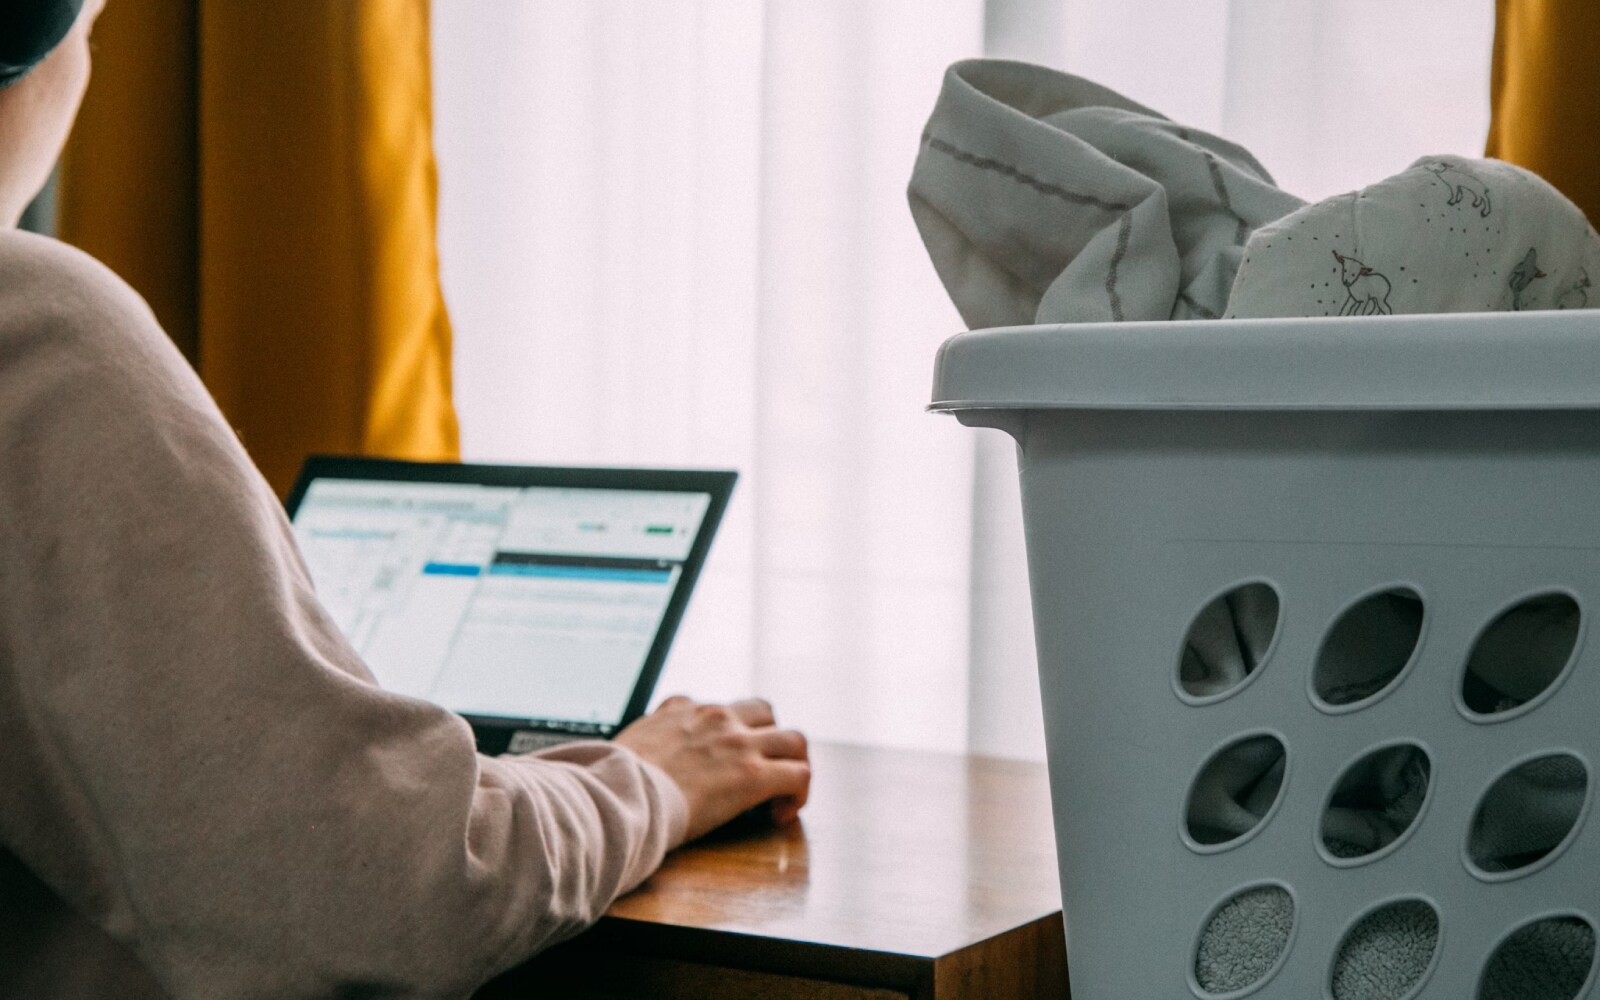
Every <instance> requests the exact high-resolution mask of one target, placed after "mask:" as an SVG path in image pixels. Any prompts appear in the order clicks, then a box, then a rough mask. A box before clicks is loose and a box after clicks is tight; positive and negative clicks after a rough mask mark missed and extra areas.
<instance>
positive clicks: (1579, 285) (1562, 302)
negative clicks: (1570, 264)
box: [1556, 267, 1589, 309]
mask: <svg viewBox="0 0 1600 1000" xmlns="http://www.w3.org/2000/svg"><path fill="white" fill-rule="evenodd" d="M1588 288H1589V272H1588V270H1586V269H1584V268H1581V267H1580V268H1578V280H1577V281H1576V282H1574V283H1573V285H1572V287H1571V288H1569V289H1567V290H1566V291H1564V292H1562V293H1561V298H1559V299H1557V300H1556V308H1557V309H1583V308H1585V307H1586V306H1588V305H1589V292H1588Z"/></svg>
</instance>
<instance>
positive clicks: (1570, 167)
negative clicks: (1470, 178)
mask: <svg viewBox="0 0 1600 1000" xmlns="http://www.w3.org/2000/svg"><path fill="white" fill-rule="evenodd" d="M1597 57H1600V3H1595V0H1497V2H1496V4H1495V38H1494V62H1493V67H1492V71H1491V78H1490V84H1489V89H1490V100H1491V105H1490V107H1491V117H1490V122H1489V142H1488V147H1487V152H1488V155H1490V156H1494V157H1498V158H1500V159H1502V160H1506V161H1509V162H1511V163H1515V164H1517V165H1518V166H1522V167H1526V168H1528V169H1529V170H1532V171H1533V172H1534V173H1536V174H1538V175H1539V176H1541V177H1543V178H1544V179H1545V180H1547V181H1549V182H1550V183H1551V184H1553V185H1555V187H1556V188H1557V189H1559V190H1560V191H1561V193H1563V194H1565V195H1566V196H1567V197H1568V198H1571V199H1572V200H1573V201H1575V202H1577V204H1578V207H1579V208H1582V209H1583V211H1584V213H1585V214H1587V215H1588V216H1589V220H1590V222H1594V221H1596V220H1597V219H1600V58H1597Z"/></svg>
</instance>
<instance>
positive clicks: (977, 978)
mask: <svg viewBox="0 0 1600 1000" xmlns="http://www.w3.org/2000/svg"><path fill="white" fill-rule="evenodd" d="M1035 998H1037V1000H1071V994H1070V992H1069V991H1068V989H1067V942H1066V931H1065V929H1064V927H1063V925H1062V923H1061V914H1059V913H1057V914H1054V915H1053V916H1049V917H1044V918H1041V919H1039V920H1035V921H1034V922H1033V923H1031V924H1027V925H1026V926H1023V927H1018V928H1017V929H1016V930H1013V931H1010V932H1008V933H1005V934H1001V935H998V936H997V937H992V938H990V939H989V940H987V941H980V942H978V943H977V944H975V945H972V946H971V947H968V948H963V949H961V950H960V951H957V952H952V953H950V954H949V955H945V956H944V957H943V958H940V959H938V960H937V961H935V962H934V966H933V984H932V989H931V990H929V991H926V992H923V991H918V993H917V1000H1035Z"/></svg>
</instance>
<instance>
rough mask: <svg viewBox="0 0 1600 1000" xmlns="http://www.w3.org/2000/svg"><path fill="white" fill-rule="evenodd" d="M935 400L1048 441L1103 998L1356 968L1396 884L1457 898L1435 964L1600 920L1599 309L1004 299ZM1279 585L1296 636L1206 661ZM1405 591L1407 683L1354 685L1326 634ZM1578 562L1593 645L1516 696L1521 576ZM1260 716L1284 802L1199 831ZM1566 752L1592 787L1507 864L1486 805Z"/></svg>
mask: <svg viewBox="0 0 1600 1000" xmlns="http://www.w3.org/2000/svg"><path fill="white" fill-rule="evenodd" d="M933 400H934V401H933V403H932V405H931V408H932V409H934V410H938V411H948V412H951V413H954V414H955V415H956V416H957V417H958V418H959V419H960V420H961V421H962V422H963V423H966V424H971V425H977V426H989V427H998V428H1001V429H1003V430H1005V431H1007V432H1009V433H1010V434H1011V435H1012V436H1013V437H1014V438H1015V439H1016V441H1017V444H1018V455H1019V465H1020V473H1021V478H1022V500H1023V513H1024V519H1025V524H1026V534H1027V550H1028V566H1029V574H1030V579H1031V586H1032V594H1033V609H1034V620H1035V638H1036V641H1037V646H1038V655H1039V678H1040V686H1041V691H1042V695H1043V704H1044V715H1045V729H1046V738H1047V745H1048V753H1049V763H1050V777H1051V790H1052V797H1053V800H1054V815H1055V825H1056V836H1057V844H1058V851H1059V861H1060V874H1061V889H1062V897H1063V901H1064V906H1065V910H1066V923H1067V941H1068V962H1069V966H1070V969H1071V985H1072V993H1073V996H1074V998H1075V1000H1156V998H1190V997H1195V996H1199V997H1219V996H1225V997H1236V996H1246V995H1252V996H1261V997H1285V998H1291V997H1292V998H1294V1000H1307V998H1313V997H1327V996H1332V995H1334V988H1333V976H1334V969H1335V966H1336V959H1338V957H1339V956H1340V955H1341V949H1342V948H1347V947H1350V943H1351V942H1352V941H1355V940H1356V939H1357V938H1358V937H1359V936H1360V935H1359V934H1358V933H1357V931H1358V929H1359V928H1361V927H1362V926H1372V924H1370V923H1367V924H1365V925H1364V924H1363V921H1370V920H1371V919H1372V918H1371V915H1372V914H1374V913H1379V914H1384V913H1385V912H1386V908H1388V907H1391V906H1394V905H1396V904H1399V905H1403V906H1407V907H1411V908H1412V909H1413V910H1414V909H1417V908H1419V907H1421V908H1425V909H1430V910H1431V911H1432V912H1433V914H1434V916H1435V917H1436V932H1437V938H1436V940H1435V941H1434V943H1433V945H1432V951H1431V953H1430V954H1431V958H1429V960H1428V961H1427V962H1426V963H1425V965H1426V968H1425V970H1421V971H1419V972H1418V976H1417V978H1416V979H1415V980H1414V985H1413V986H1411V987H1410V988H1409V989H1408V991H1406V992H1404V993H1403V994H1402V995H1404V996H1408V997H1426V998H1440V1000H1466V998H1471V997H1476V996H1479V995H1480V989H1481V988H1482V983H1483V981H1484V977H1485V975H1486V969H1490V968H1491V966H1492V965H1493V964H1494V962H1500V963H1501V966H1503V965H1504V961H1505V956H1507V955H1509V954H1511V953H1512V950H1514V949H1515V948H1516V947H1517V946H1518V944H1519V942H1522V941H1525V940H1527V935H1529V934H1531V933H1534V931H1539V932H1543V930H1544V929H1546V925H1545V924H1544V923H1541V922H1544V921H1553V922H1555V923H1557V924H1559V925H1562V927H1565V928H1577V929H1578V930H1579V931H1580V932H1581V933H1580V936H1582V934H1587V935H1588V936H1589V938H1590V939H1591V940H1592V936H1593V928H1594V927H1595V926H1596V921H1597V919H1600V865H1597V862H1600V849H1597V847H1600V832H1597V830H1596V829H1595V824H1594V823H1593V822H1591V819H1592V817H1591V812H1592V810H1591V809H1590V808H1589V803H1590V800H1591V799H1592V797H1593V784H1594V773H1595V766H1596V765H1595V762H1596V761H1597V760H1600V756H1597V749H1600V644H1597V643H1596V642H1595V641H1593V639H1592V637H1593V635H1594V629H1593V628H1592V627H1591V625H1592V623H1591V622H1590V621H1589V620H1588V619H1589V618H1591V617H1593V616H1594V615H1595V614H1596V613H1597V612H1600V314H1595V313H1540V314H1512V313H1502V314H1486V315H1454V316H1406V317H1375V318H1364V319H1315V320H1252V321H1214V322H1176V323H1140V324H1104V325H1101V324H1096V325H1083V326H1072V327H1065V326H1056V327H1024V328H1015V329H1004V330H986V331H976V332H972V333H966V334H961V335H959V336H956V337H953V338H951V339H950V340H949V341H947V342H946V343H945V344H944V345H943V347H942V348H941V350H940V352H939V358H938V363H937V368H936V373H935V380H934V395H933ZM1251 590H1253V592H1254V594H1256V595H1257V596H1262V595H1265V596H1266V598H1267V600H1266V602H1265V603H1266V604H1267V606H1269V607H1270V606H1272V605H1273V604H1274V602H1275V606H1276V612H1277V613H1276V621H1275V627H1273V628H1272V629H1271V639H1270V645H1269V646H1268V647H1267V649H1266V652H1265V655H1264V656H1262V657H1260V658H1259V660H1258V662H1257V665H1256V666H1255V667H1254V669H1253V670H1252V671H1251V672H1250V673H1249V674H1248V676H1247V677H1246V679H1245V680H1244V681H1243V682H1242V683H1239V684H1237V685H1236V686H1234V687H1232V688H1231V689H1228V690H1226V691H1223V692H1207V693H1204V694H1196V693H1194V692H1193V691H1191V690H1190V689H1189V688H1188V687H1186V685H1185V683H1184V681H1183V680H1182V678H1181V677H1180V673H1181V669H1182V668H1181V663H1182V662H1183V658H1184V656H1185V649H1186V647H1187V646H1188V640H1189V637H1190V632H1191V629H1192V628H1194V627H1195V625H1196V622H1197V619H1198V618H1199V616H1200V615H1201V613H1202V609H1205V608H1207V607H1208V606H1215V605H1214V602H1215V601H1216V600H1217V599H1218V598H1219V597H1222V596H1224V595H1228V594H1237V593H1241V592H1244V591H1251ZM1395 594H1399V595H1404V596H1405V597H1406V598H1407V599H1408V600H1410V599H1414V600H1415V601H1416V602H1420V608H1421V614H1420V624H1419V625H1418V626H1417V628H1416V629H1415V631H1414V633H1413V635H1412V638H1413V639H1414V642H1413V643H1412V644H1411V645H1409V646H1407V647H1406V648H1405V649H1403V650H1402V651H1401V652H1400V654H1399V655H1398V658H1397V659H1396V662H1395V663H1394V666H1393V669H1392V670H1391V671H1390V673H1391V674H1392V677H1391V678H1390V679H1388V680H1387V681H1386V682H1384V683H1382V684H1380V685H1379V686H1378V687H1379V689H1378V690H1376V693H1369V694H1367V695H1365V696H1362V697H1359V698H1356V699H1354V700H1338V699H1334V698H1333V697H1332V696H1331V694H1330V693H1329V692H1328V691H1326V690H1324V688H1323V687H1322V686H1321V683H1322V681H1321V680H1320V679H1319V674H1318V672H1319V671H1320V670H1323V669H1324V667H1323V666H1322V663H1323V658H1325V657H1327V656H1330V655H1332V654H1330V652H1329V650H1330V649H1332V648H1333V646H1334V645H1335V644H1336V643H1337V642H1346V644H1348V642H1347V641H1348V640H1350V639H1351V637H1352V636H1353V637H1354V639H1355V641H1356V643H1357V645H1359V644H1360V643H1361V642H1365V641H1368V640H1369V639H1370V640H1372V641H1374V642H1377V641H1379V640H1381V639H1383V636H1381V635H1379V634H1378V632H1379V631H1380V630H1377V629H1376V628H1375V627H1373V628H1369V629H1366V630H1365V631H1364V626H1363V625H1362V622H1363V618H1362V611H1361V609H1362V608H1364V607H1367V606H1368V605H1369V604H1370V602H1371V601H1372V600H1373V599H1374V595H1395ZM1552 595H1554V597H1553V599H1554V600H1557V601H1559V602H1565V603H1566V604H1568V605H1571V606H1573V607H1574V610H1575V611H1576V620H1577V621H1578V622H1579V626H1578V629H1577V632H1576V638H1575V641H1572V642H1569V643H1568V644H1567V645H1568V646H1570V648H1571V649H1572V652H1571V653H1570V655H1568V654H1567V653H1566V652H1565V651H1564V650H1563V651H1562V652H1561V654H1560V656H1559V661H1560V662H1557V663H1554V664H1548V663H1547V664H1544V665H1543V666H1538V665H1535V666H1532V667H1530V668H1529V669H1530V670H1532V669H1538V670H1543V671H1544V673H1545V674H1546V676H1545V677H1544V681H1548V683H1544V681H1541V686H1542V691H1541V692H1539V693H1537V694H1536V695H1533V696H1530V697H1529V698H1527V699H1524V700H1523V702H1522V703H1521V704H1519V705H1517V706H1516V707H1513V708H1510V709H1508V710H1501V709H1500V708H1499V707H1498V706H1491V705H1485V704H1482V703H1478V702H1475V701H1474V698H1475V696H1474V693H1473V691H1472V690H1471V682H1470V681H1469V680H1468V679H1467V678H1468V673H1469V671H1468V670H1467V665H1468V662H1469V660H1472V659H1473V658H1474V657H1476V656H1477V655H1478V653H1477V650H1478V649H1479V647H1480V646H1481V645H1482V644H1484V643H1486V642H1487V643H1492V642H1493V639H1494V629H1495V625H1496V623H1497V622H1499V621H1501V620H1502V617H1503V615H1504V614H1505V612H1507V610H1508V609H1514V608H1518V607H1519V606H1522V605H1525V604H1527V603H1528V602H1529V601H1537V600H1544V599H1551V598H1552ZM1341 623H1343V626H1342V627H1343V628H1344V630H1345V634H1344V635H1343V637H1342V638H1340V637H1337V636H1336V633H1338V632H1339V628H1340V627H1341ZM1369 633H1370V634H1369ZM1380 645H1381V642H1380ZM1380 652H1381V651H1380ZM1547 652H1548V651H1546V653H1547ZM1383 655H1392V651H1391V652H1390V653H1384V654H1383ZM1374 656H1375V657H1377V658H1380V659H1381V656H1379V655H1378V654H1376V653H1375V654H1374ZM1330 669H1331V668H1330ZM1263 738H1268V739H1270V740H1276V741H1278V742H1279V743H1280V744H1281V746H1282V748H1283V752H1284V761H1285V763H1284V765H1283V768H1282V774H1281V785H1280V786H1279V788H1278V790H1277V793H1276V795H1275V796H1272V797H1271V804H1270V806H1268V807H1267V808H1266V809H1265V813H1264V819H1262V820H1261V821H1260V822H1259V823H1257V824H1256V825H1255V826H1254V827H1253V828H1251V829H1250V830H1249V831H1248V832H1245V833H1243V834H1241V835H1239V836H1236V837H1233V838H1232V839H1228V838H1227V837H1222V838H1216V837H1209V836H1202V835H1200V834H1198V833H1197V831H1196V828H1195V827H1194V825H1193V823H1192V822H1191V818H1192V814H1191V812H1190V809H1191V803H1190V802H1189V797H1190V792H1191V789H1192V788H1194V787H1195V786H1196V784H1197V781H1199V780H1201V775H1202V774H1205V773H1207V767H1208V766H1209V762H1212V761H1215V760H1217V759H1218V755H1219V753H1222V752H1226V751H1228V748H1230V747H1232V746H1234V745H1235V744H1238V743H1240V742H1241V741H1252V740H1253V741H1256V743H1260V742H1261V741H1262V740H1263ZM1248 745H1254V744H1248ZM1393 746H1405V747H1413V748H1416V749H1419V750H1420V751H1421V752H1422V754H1423V755H1425V759H1426V763H1427V764H1428V772H1427V779H1426V795H1425V798H1424V799H1423V800H1422V803H1421V805H1420V807H1418V808H1417V809H1416V810H1415V819H1414V820H1413V821H1411V822H1410V823H1409V825H1408V826H1406V827H1405V829H1404V832H1402V833H1400V834H1399V836H1398V837H1397V838H1396V839H1394V840H1393V841H1392V842H1390V843H1389V844H1388V845H1387V846H1385V847H1383V848H1382V849H1380V850H1376V851H1374V852H1372V853H1369V854H1367V855H1366V856H1364V857H1356V858H1351V857H1345V856H1336V855H1335V854H1333V853H1330V851H1329V850H1328V847H1327V842H1326V841H1325V840H1324V835H1323V820H1324V814H1325V812H1326V810H1327V809H1328V807H1329V805H1330V800H1331V798H1332V797H1334V795H1335V789H1336V787H1343V786H1342V785H1341V779H1342V777H1343V776H1345V775H1346V774H1348V773H1351V772H1352V767H1353V765H1355V764H1356V763H1357V762H1360V761H1363V760H1365V759H1367V758H1368V757H1369V755H1372V754H1374V753H1376V752H1381V751H1383V750H1384V749H1385V748H1387V747H1393ZM1552 755H1554V756H1556V757H1558V758H1560V759H1559V760H1558V763H1561V762H1565V763H1571V762H1572V759H1573V758H1575V760H1576V763H1578V764H1581V766H1582V771H1583V774H1584V775H1585V777H1584V778H1583V779H1582V782H1581V787H1582V791H1581V792H1580V793H1579V794H1581V796H1582V805H1581V806H1580V807H1578V809H1577V816H1576V821H1575V822H1570V823H1569V825H1570V827H1571V829H1570V831H1569V832H1565V833H1564V835H1563V837H1562V838H1561V840H1560V843H1559V844H1558V845H1556V846H1555V847H1554V848H1553V849H1549V850H1547V851H1545V852H1544V853H1543V854H1542V855H1540V856H1539V857H1537V858H1533V859H1528V860H1526V861H1524V860H1523V859H1520V858H1519V859H1516V860H1514V861H1513V862H1510V863H1509V867H1508V868H1505V869H1503V870H1502V869H1501V868H1495V869H1492V870H1491V869H1488V868H1485V867H1484V866H1483V865H1482V864H1480V863H1479V860H1478V857H1479V856H1478V855H1477V854H1476V853H1474V852H1475V851H1476V850H1477V848H1476V847H1475V846H1474V843H1475V841H1474V838H1475V837H1477V836H1479V834H1477V833H1474V832H1473V831H1475V830H1479V829H1482V828H1483V827H1484V824H1490V825H1492V824H1493V823H1494V822H1510V823H1511V824H1512V825H1513V826H1515V825H1516V824H1517V823H1521V822H1525V821H1526V822H1532V821H1533V820H1532V819H1529V818H1527V817H1521V816H1514V817H1510V818H1509V819H1508V818H1507V817H1504V816H1500V817H1496V816H1494V815H1491V814H1492V812H1493V808H1491V806H1490V805H1486V804H1485V803H1486V802H1487V801H1488V797H1487V795H1486V793H1487V792H1488V790H1489V789H1490V788H1491V786H1495V785H1496V783H1497V782H1498V781H1499V780H1500V779H1501V778H1502V777H1503V776H1504V775H1505V774H1507V773H1508V772H1509V771H1512V770H1513V769H1516V768H1518V767H1519V766H1521V765H1524V764H1526V763H1527V762H1529V761H1530V760H1538V759H1541V758H1545V757H1549V756H1552ZM1519 773H1520V772H1519ZM1494 808H1498V807H1494ZM1480 810H1481V811H1480ZM1569 820H1570V817H1569ZM1262 887H1267V889H1268V891H1269V892H1271V893H1275V894H1278V895H1279V896H1280V898H1283V899H1286V900H1287V901H1288V902H1289V904H1290V905H1291V906H1292V923H1291V924H1290V927H1289V930H1288V933H1287V935H1286V940H1285V941H1284V942H1283V946H1282V947H1281V948H1280V949H1278V950H1277V954H1276V955H1275V956H1274V957H1273V958H1272V961H1271V962H1270V963H1268V967H1266V968H1265V969H1264V970H1263V971H1262V973H1261V974H1260V975H1259V976H1257V977H1256V979H1255V980H1254V981H1253V982H1250V983H1246V984H1243V985H1239V984H1231V985H1229V986H1228V987H1227V988H1226V989H1224V990H1222V991H1221V992H1217V991H1215V990H1214V988H1208V987H1207V986H1206V985H1205V984H1204V983H1202V981H1201V980H1200V978H1198V973H1197V971H1196V969H1197V951H1198V950H1199V949H1200V947H1201V942H1202V940H1211V938H1210V937H1209V935H1212V934H1213V933H1214V932H1215V933H1217V934H1221V933H1223V929H1222V927H1221V925H1218V926H1217V927H1216V928H1212V925H1211V923H1210V922H1211V921H1212V920H1213V919H1214V918H1216V917H1217V915H1218V913H1219V912H1234V913H1235V915H1236V914H1237V911H1229V910H1228V907H1227V904H1228V903H1229V901H1230V900H1234V899H1236V898H1237V897H1239V896H1240V894H1241V893H1244V894H1247V895H1248V894H1249V893H1250V892H1252V891H1253V890H1260V889H1261V888H1262ZM1585 927H1586V928H1587V930H1585V929H1584V928H1585ZM1529 928H1533V930H1529ZM1508 941H1509V942H1510V944H1509V945H1508V944H1507V942H1508ZM1503 946H1504V947H1503ZM1491 959H1493V961H1491ZM1512 964H1513V968H1512V970H1511V971H1512V972H1513V973H1514V972H1515V969H1514V964H1515V963H1512ZM1592 964H1593V963H1592V962H1591V963H1590V967H1589V968H1588V969H1587V971H1583V972H1580V981H1581V985H1574V986H1573V987H1572V990H1573V992H1572V993H1571V995H1573V996H1587V995H1589V993H1590V991H1591V989H1592V987H1593V983H1594V978H1595V977H1594V973H1593V969H1592ZM1496 968H1500V972H1501V973H1504V972H1505V969H1504V968H1502V967H1499V966H1497V967H1496ZM1493 974H1499V973H1493ZM1360 993H1361V989H1360V987H1359V984H1358V985H1357V986H1356V987H1355V993H1354V994H1351V993H1350V990H1349V988H1347V989H1346V990H1345V995H1347V996H1348V995H1360Z"/></svg>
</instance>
